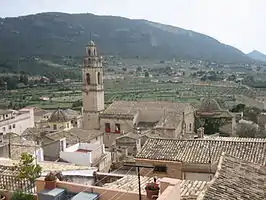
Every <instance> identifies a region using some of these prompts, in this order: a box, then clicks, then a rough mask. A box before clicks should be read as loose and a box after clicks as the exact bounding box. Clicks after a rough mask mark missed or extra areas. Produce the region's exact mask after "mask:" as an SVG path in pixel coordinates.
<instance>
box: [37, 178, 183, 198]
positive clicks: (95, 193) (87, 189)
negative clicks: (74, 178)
mask: <svg viewBox="0 0 266 200" xmlns="http://www.w3.org/2000/svg"><path fill="white" fill-rule="evenodd" d="M181 182H182V181H181V180H178V179H170V178H163V179H161V181H160V195H159V197H157V200H177V199H182V198H181V196H180V194H181V192H180V191H181ZM35 184H36V188H37V194H38V196H39V195H42V194H45V193H46V194H47V193H54V192H55V193H62V194H63V195H65V198H63V199H64V200H68V199H71V200H82V199H84V200H85V199H86V200H94V199H95V200H96V199H97V200H110V199H113V200H137V199H139V193H138V192H135V191H134V190H133V191H132V189H131V190H122V189H116V188H106V187H99V186H91V185H89V186H88V185H82V184H77V183H73V182H64V181H57V182H56V189H54V192H51V191H52V190H50V191H49V190H45V181H44V178H39V179H37V180H36V182H35ZM136 187H137V186H136ZM67 195H68V196H67ZM48 199H50V198H46V199H41V198H39V200H48ZM53 199H55V198H53ZM141 199H142V200H151V198H148V197H147V195H146V194H141Z"/></svg>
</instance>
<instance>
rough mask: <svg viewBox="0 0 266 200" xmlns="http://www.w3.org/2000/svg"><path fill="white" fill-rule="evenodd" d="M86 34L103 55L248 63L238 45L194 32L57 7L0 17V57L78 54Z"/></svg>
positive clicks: (248, 59)
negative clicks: (67, 10) (35, 12)
mask: <svg viewBox="0 0 266 200" xmlns="http://www.w3.org/2000/svg"><path fill="white" fill-rule="evenodd" d="M90 33H92V37H93V40H95V42H96V44H97V45H98V47H99V48H100V52H103V54H112V55H121V56H128V57H136V56H140V57H148V58H160V59H172V58H173V57H175V58H177V59H188V60H189V59H203V60H208V61H215V62H219V63H250V62H252V59H250V58H249V57H248V56H246V55H245V54H244V53H243V52H241V51H240V50H238V49H236V48H234V47H232V46H229V45H226V44H223V43H221V42H219V41H218V40H216V39H214V38H212V37H210V36H207V35H204V34H202V33H197V32H195V31H191V30H186V29H182V28H179V27H174V26H171V25H165V24H161V23H157V22H152V21H148V20H144V19H138V20H135V19H128V18H125V17H117V16H99V15H95V14H91V13H87V14H83V13H81V14H68V13H60V12H46V13H38V14H33V15H26V16H21V17H12V18H10V17H9V18H0V43H1V44H2V48H1V47H0V56H2V57H4V56H7V57H8V56H11V57H12V56H18V57H21V56H41V55H58V56H82V55H83V54H84V49H83V48H82V47H85V45H86V43H87V42H88V40H89V39H90ZM3 47H4V48H3Z"/></svg>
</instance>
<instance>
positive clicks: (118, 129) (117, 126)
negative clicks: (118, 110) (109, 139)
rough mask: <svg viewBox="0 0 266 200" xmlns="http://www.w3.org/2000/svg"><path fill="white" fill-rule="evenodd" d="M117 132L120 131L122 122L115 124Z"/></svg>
mask: <svg viewBox="0 0 266 200" xmlns="http://www.w3.org/2000/svg"><path fill="white" fill-rule="evenodd" d="M115 133H120V124H115Z"/></svg>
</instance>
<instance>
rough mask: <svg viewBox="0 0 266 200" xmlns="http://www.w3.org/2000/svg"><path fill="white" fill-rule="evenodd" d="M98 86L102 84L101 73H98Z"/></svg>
mask: <svg viewBox="0 0 266 200" xmlns="http://www.w3.org/2000/svg"><path fill="white" fill-rule="evenodd" d="M98 84H101V73H100V72H98Z"/></svg>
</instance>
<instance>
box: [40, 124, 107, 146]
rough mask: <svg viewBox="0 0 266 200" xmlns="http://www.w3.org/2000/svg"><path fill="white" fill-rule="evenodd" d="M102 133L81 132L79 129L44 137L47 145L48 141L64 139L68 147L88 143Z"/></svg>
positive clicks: (92, 131)
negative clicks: (78, 143)
mask: <svg viewBox="0 0 266 200" xmlns="http://www.w3.org/2000/svg"><path fill="white" fill-rule="evenodd" d="M102 134H103V132H102V131H99V130H83V129H79V128H72V129H71V130H69V131H60V132H55V133H50V134H47V135H46V136H45V138H46V141H47V143H49V140H50V141H51V142H53V141H57V140H60V139H62V138H66V140H67V143H68V144H69V145H72V144H76V143H77V142H79V141H81V142H89V141H90V140H92V139H94V138H96V137H98V136H101V135H102Z"/></svg>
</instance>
